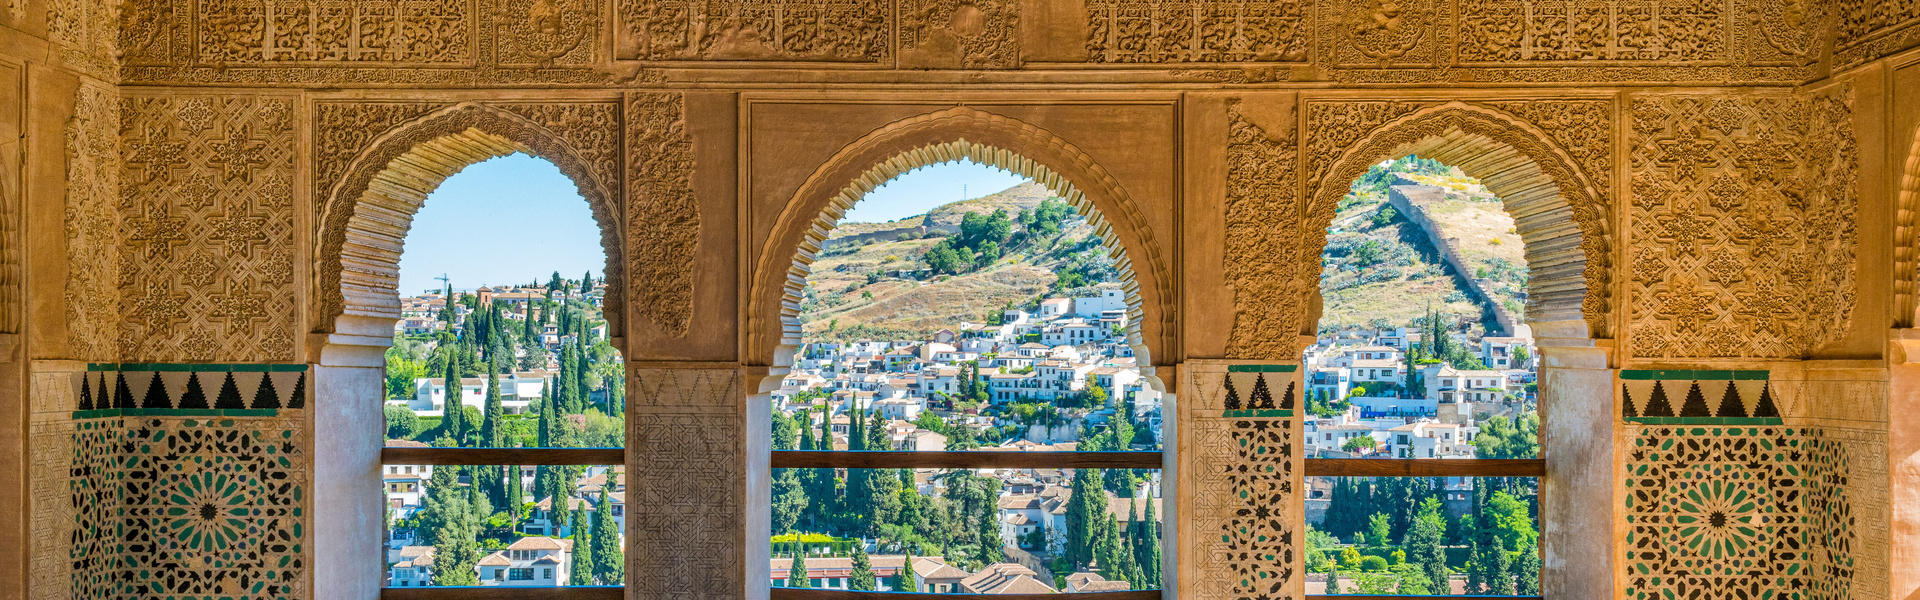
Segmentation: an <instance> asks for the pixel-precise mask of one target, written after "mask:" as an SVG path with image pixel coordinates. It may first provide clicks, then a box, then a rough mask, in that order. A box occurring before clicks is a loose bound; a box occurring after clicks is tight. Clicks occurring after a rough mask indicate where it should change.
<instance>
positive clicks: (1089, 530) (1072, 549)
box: [1066, 469, 1107, 568]
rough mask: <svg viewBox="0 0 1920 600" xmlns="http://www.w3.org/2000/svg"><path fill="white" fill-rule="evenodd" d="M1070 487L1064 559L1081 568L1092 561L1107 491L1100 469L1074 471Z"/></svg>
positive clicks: (1104, 512) (1105, 510) (1105, 509)
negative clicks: (1070, 494)
mask: <svg viewBox="0 0 1920 600" xmlns="http://www.w3.org/2000/svg"><path fill="white" fill-rule="evenodd" d="M1072 488H1073V492H1072V496H1071V497H1069V498H1068V499H1067V549H1066V550H1067V552H1066V558H1067V560H1068V561H1069V562H1071V563H1073V565H1074V567H1075V568H1080V567H1085V566H1087V565H1091V564H1093V562H1094V558H1095V557H1094V546H1095V544H1097V543H1098V541H1099V538H1098V537H1096V535H1097V534H1099V533H1100V531H1099V528H1100V526H1101V524H1102V522H1103V521H1102V520H1101V518H1102V517H1103V516H1105V515H1106V512H1107V494H1106V491H1105V489H1104V488H1105V485H1104V483H1103V481H1102V478H1101V471H1100V469H1080V470H1079V471H1076V472H1075V473H1074V475H1073V483H1072Z"/></svg>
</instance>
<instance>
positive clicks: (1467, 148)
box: [1300, 102, 1615, 338]
mask: <svg viewBox="0 0 1920 600" xmlns="http://www.w3.org/2000/svg"><path fill="white" fill-rule="evenodd" d="M1398 112H1400V114H1398V115H1397V116H1394V117H1393V118H1391V119H1386V120H1385V121H1384V122H1383V123H1381V124H1380V125H1378V126H1376V127H1373V128H1372V129H1370V130H1368V131H1366V132H1365V133H1364V134H1363V135H1359V136H1358V137H1356V138H1355V141H1353V142H1352V143H1351V144H1349V145H1347V146H1346V148H1345V150H1344V151H1342V152H1340V153H1339V154H1338V155H1337V156H1338V158H1335V159H1333V160H1331V161H1328V162H1327V163H1325V164H1326V165H1327V167H1326V170H1325V171H1324V172H1322V173H1321V174H1320V176H1319V177H1317V178H1316V179H1313V180H1310V182H1309V183H1308V195H1307V196H1306V202H1305V206H1304V208H1303V214H1304V217H1305V219H1306V222H1307V228H1308V229H1310V230H1313V231H1324V230H1325V229H1326V228H1327V227H1328V226H1329V225H1331V224H1332V222H1333V215H1334V207H1335V206H1337V205H1338V203H1339V200H1340V198H1341V197H1342V196H1344V195H1345V194H1346V193H1347V188H1348V183H1349V182H1352V181H1353V180H1354V179H1355V178H1358V177H1359V176H1360V175H1361V174H1364V173H1365V172H1366V170H1367V167H1369V166H1371V165H1374V164H1377V163H1379V162H1380V161H1382V160H1387V159H1392V158H1398V157H1401V156H1406V155H1409V154H1417V155H1420V156H1421V157H1424V158H1432V159H1435V160H1439V161H1440V162H1443V163H1447V164H1450V165H1454V166H1458V167H1460V168H1461V170H1463V171H1466V172H1467V174H1469V175H1473V176H1475V177H1479V178H1480V179H1481V180H1482V181H1484V182H1485V183H1486V185H1487V189H1489V190H1491V191H1492V192H1493V193H1494V194H1495V195H1497V196H1499V197H1500V198H1501V199H1502V200H1503V201H1504V202H1505V203H1506V210H1507V212H1508V213H1509V214H1512V215H1513V216H1514V224H1515V226H1516V227H1517V228H1518V229H1519V232H1520V238H1521V239H1522V240H1524V241H1525V242H1526V244H1527V263H1528V269H1529V271H1530V272H1531V273H1532V281H1531V285H1530V289H1531V290H1532V294H1531V296H1530V297H1529V298H1528V307H1527V316H1528V319H1529V320H1531V321H1568V320H1584V321H1585V322H1586V323H1587V327H1588V329H1589V333H1590V334H1591V335H1592V336H1593V337H1596V338H1608V337H1611V336H1612V332H1613V323H1612V313H1613V309H1612V306H1613V299H1612V297H1611V289H1612V274H1611V264H1612V256H1613V252H1614V245H1615V241H1614V240H1613V236H1612V233H1611V231H1610V227H1609V224H1608V221H1609V218H1610V216H1609V215H1611V214H1612V211H1611V209H1610V208H1609V206H1610V202H1609V201H1608V199H1607V195H1606V194H1605V193H1604V191H1603V190H1605V189H1606V186H1604V185H1596V181H1598V178H1596V177H1594V176H1593V175H1594V174H1592V173H1588V172H1586V170H1585V169H1583V168H1582V164H1583V163H1582V161H1580V160H1576V158H1575V157H1573V156H1571V155H1570V154H1569V153H1568V152H1567V151H1566V150H1565V149H1564V148H1563V147H1562V145H1561V144H1560V143H1557V142H1556V139H1555V137H1556V136H1554V135H1553V134H1552V133H1550V132H1548V131H1545V130H1543V129H1542V128H1540V127H1536V126H1534V125H1533V124H1531V123H1529V122H1527V121H1526V120H1523V119H1520V118H1518V117H1515V116H1514V115H1512V114H1510V113H1508V112H1506V111H1502V110H1496V109H1492V108H1488V107H1485V106H1479V105H1474V104H1467V103H1464V102H1447V103H1444V104H1435V105H1432V106H1426V107H1419V108H1417V109H1416V108H1414V107H1413V106H1407V107H1406V108H1403V109H1402V110H1401V111H1398ZM1603 114H1604V113H1603ZM1316 125H1318V126H1317V127H1316ZM1589 125H1590V126H1593V127H1606V126H1607V125H1608V124H1607V123H1606V122H1604V121H1602V122H1598V123H1591V124H1589ZM1330 126H1333V124H1331V123H1319V124H1316V123H1314V122H1313V119H1312V118H1311V117H1310V118H1309V123H1308V127H1309V130H1310V131H1311V132H1312V133H1313V134H1315V135H1319V134H1321V133H1322V131H1323V130H1324V129H1325V128H1327V127H1330ZM1562 126H1563V127H1575V126H1578V124H1562ZM1602 158H1603V160H1601V161H1600V162H1599V163H1598V164H1600V165H1601V166H1602V167H1604V166H1605V165H1606V164H1609V163H1607V162H1606V161H1605V160H1604V157H1602ZM1585 162H1587V163H1592V162H1594V161H1591V160H1589V161H1585ZM1602 175H1604V173H1603V174H1602ZM1309 239H1310V241H1309V242H1308V243H1307V244H1305V247H1304V248H1302V251H1301V254H1300V255H1301V257H1302V258H1301V260H1302V261H1303V263H1302V264H1303V265H1305V264H1306V263H1307V262H1311V263H1312V268H1311V269H1304V268H1303V270H1302V273H1316V274H1317V273H1318V272H1319V268H1318V265H1319V260H1320V253H1321V251H1322V250H1324V247H1325V245H1326V239H1325V237H1324V236H1310V238H1309ZM1303 276H1304V275H1303ZM1307 318H1316V319H1317V315H1308V316H1307Z"/></svg>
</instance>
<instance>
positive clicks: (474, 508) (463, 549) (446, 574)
mask: <svg viewBox="0 0 1920 600" xmlns="http://www.w3.org/2000/svg"><path fill="white" fill-rule="evenodd" d="M445 469H446V470H448V471H452V470H454V469H455V468H454V467H446V468H445ZM439 470H440V469H435V471H436V472H437V471H439ZM434 496H440V497H441V499H440V501H439V503H438V504H437V505H435V506H430V507H424V508H425V509H426V510H434V511H439V512H440V514H439V515H438V516H437V518H436V519H435V524H436V530H435V532H434V535H433V541H434V570H433V584H434V585H441V586H446V585H479V584H480V581H479V574H478V573H477V572H476V571H474V567H475V565H476V564H478V563H479V562H480V548H479V537H480V530H481V528H482V527H483V524H484V522H485V521H486V518H487V515H489V514H492V512H493V509H492V507H491V506H489V505H488V504H487V501H486V498H485V497H484V496H481V495H480V494H479V492H478V491H477V490H475V489H474V488H472V487H466V488H462V487H460V486H459V484H457V483H454V484H450V485H448V486H447V487H444V488H441V489H438V490H433V489H429V490H428V498H429V499H431V498H433V497H434Z"/></svg>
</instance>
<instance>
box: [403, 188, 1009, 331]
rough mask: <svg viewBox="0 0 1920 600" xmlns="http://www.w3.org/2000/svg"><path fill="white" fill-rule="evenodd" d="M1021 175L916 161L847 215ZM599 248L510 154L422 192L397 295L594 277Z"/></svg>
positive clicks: (949, 196) (918, 207)
mask: <svg viewBox="0 0 1920 600" xmlns="http://www.w3.org/2000/svg"><path fill="white" fill-rule="evenodd" d="M1025 181H1026V178H1024V177H1021V176H1019V175H1014V174H1012V173H1009V172H1007V171H1002V170H999V169H995V168H993V167H988V166H984V165H980V164H976V163H972V162H961V163H947V164H943V165H934V166H930V167H922V168H919V169H915V170H914V171H912V172H910V173H907V174H905V175H901V176H900V177H898V178H895V179H894V180H893V181H890V182H888V183H887V184H886V185H883V186H880V188H879V189H876V190H874V191H873V193H870V194H867V197H866V199H864V200H861V201H860V203H859V204H856V205H854V207H853V210H852V211H849V212H848V213H847V218H846V220H848V221H864V222H882V221H891V220H894V219H899V218H902V217H909V216H913V215H917V214H921V213H924V212H927V211H928V210H929V209H932V208H933V207H936V206H939V205H942V204H946V203H949V202H954V201H958V200H963V199H967V198H978V197H981V196H985V195H988V194H992V193H994V192H998V191H1000V190H1004V189H1007V188H1010V187H1013V186H1015V185H1019V184H1020V183H1022V182H1025ZM605 267H606V254H605V253H603V252H601V250H600V227H599V226H598V225H596V224H594V221H593V212H592V210H590V209H589V208H588V207H587V201H586V200H585V199H582V198H581V197H580V193H579V191H578V190H576V189H575V188H574V186H573V181H572V180H570V179H567V176H566V175H563V174H561V173H560V169H559V168H557V167H554V166H553V163H550V162H547V161H545V160H541V159H538V158H534V157H531V156H527V155H525V154H514V155H512V156H506V157H502V158H496V159H493V160H489V161H486V162H482V163H478V164H475V165H473V166H470V167H467V168H466V170H463V171H461V172H459V173H456V174H454V176H452V177H448V178H447V180H446V181H445V182H444V183H441V184H440V187H439V189H436V190H434V192H433V194H431V195H429V196H427V202H426V205H425V206H423V207H421V209H420V212H419V213H418V214H416V215H414V217H413V229H412V230H410V231H409V232H408V233H407V246H406V251H405V252H404V253H402V254H401V256H400V293H401V295H409V296H410V295H413V294H418V293H420V292H421V291H424V290H427V289H430V288H433V289H437V288H439V287H440V281H439V280H438V279H436V278H437V277H439V276H440V275H441V274H442V273H445V274H446V275H447V277H448V278H450V279H451V280H452V282H453V287H454V288H456V289H464V290H471V289H474V288H477V287H480V286H482V285H511V284H520V283H528V282H532V281H534V280H536V279H537V280H539V281H542V282H544V281H546V280H547V278H548V277H550V276H552V274H553V272H554V271H559V272H560V274H561V275H564V276H566V277H567V278H569V279H573V278H578V277H580V274H581V273H585V272H588V271H592V272H593V276H594V277H596V278H598V277H600V276H601V273H600V271H601V270H602V269H603V268H605Z"/></svg>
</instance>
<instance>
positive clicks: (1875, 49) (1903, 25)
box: [1833, 0, 1920, 70]
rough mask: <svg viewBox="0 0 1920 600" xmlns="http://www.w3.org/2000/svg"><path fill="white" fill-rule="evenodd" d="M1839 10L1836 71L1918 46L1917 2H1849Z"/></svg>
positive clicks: (1919, 4) (1919, 21)
mask: <svg viewBox="0 0 1920 600" xmlns="http://www.w3.org/2000/svg"><path fill="white" fill-rule="evenodd" d="M1838 6H1839V8H1838V9H1837V10H1836V12H1838V13H1839V19H1838V23H1837V24H1836V25H1835V26H1834V29H1835V31H1834V41H1833V67H1834V69H1836V70H1837V69H1845V68H1851V67H1853V66H1855V65H1858V64H1860V63H1863V62H1867V61H1869V60H1873V59H1876V58H1880V57H1883V56H1887V55H1889V54H1893V53H1895V52H1899V51H1900V50H1903V49H1906V48H1910V47H1913V46H1914V45H1915V44H1920V0H1848V1H1845V2H1840V3H1838Z"/></svg>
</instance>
